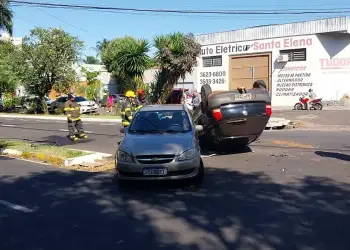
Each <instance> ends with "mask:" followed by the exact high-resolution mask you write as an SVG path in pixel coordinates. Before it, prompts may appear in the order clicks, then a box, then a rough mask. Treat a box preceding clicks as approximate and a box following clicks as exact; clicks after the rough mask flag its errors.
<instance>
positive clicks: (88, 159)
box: [0, 148, 112, 167]
mask: <svg viewBox="0 0 350 250" xmlns="http://www.w3.org/2000/svg"><path fill="white" fill-rule="evenodd" d="M82 152H87V153H91V154H89V155H84V156H79V157H75V158H69V159H64V158H60V157H57V156H51V155H46V154H42V153H31V152H22V151H19V150H15V149H6V148H0V154H3V155H10V156H17V157H23V158H25V159H34V160H39V161H44V162H47V163H49V164H52V165H63V166H65V167H70V166H73V165H81V164H84V163H94V162H95V161H96V160H102V159H103V158H105V157H106V158H107V157H111V156H112V155H110V154H105V153H99V152H90V151H82Z"/></svg>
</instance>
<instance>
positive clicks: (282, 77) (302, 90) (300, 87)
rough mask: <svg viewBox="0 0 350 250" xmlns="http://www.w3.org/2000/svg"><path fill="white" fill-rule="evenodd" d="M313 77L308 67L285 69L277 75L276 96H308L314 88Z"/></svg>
mask: <svg viewBox="0 0 350 250" xmlns="http://www.w3.org/2000/svg"><path fill="white" fill-rule="evenodd" d="M311 77H312V75H311V72H310V71H309V70H308V69H307V67H306V66H297V67H285V68H283V69H282V70H280V72H279V73H278V75H277V77H276V78H277V80H276V82H275V85H276V89H275V96H282V97H285V96H297V97H300V96H302V95H306V94H307V92H308V90H309V89H310V88H311V87H312V85H313V83H312V78H311Z"/></svg>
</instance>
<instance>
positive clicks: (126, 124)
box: [122, 122, 130, 126]
mask: <svg viewBox="0 0 350 250" xmlns="http://www.w3.org/2000/svg"><path fill="white" fill-rule="evenodd" d="M122 124H123V125H124V126H129V125H130V122H122Z"/></svg>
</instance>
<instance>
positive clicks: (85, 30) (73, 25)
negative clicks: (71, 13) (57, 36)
mask: <svg viewBox="0 0 350 250" xmlns="http://www.w3.org/2000/svg"><path fill="white" fill-rule="evenodd" d="M38 9H39V10H40V11H42V12H44V13H45V14H47V15H49V16H51V17H53V18H55V19H57V20H59V21H61V22H63V23H65V24H67V25H69V26H71V27H73V28H76V29H78V30H81V31H83V32H86V33H88V34H90V35H93V36H99V35H96V34H93V33H91V32H89V31H87V30H85V29H82V28H79V27H78V26H75V25H73V24H71V23H68V22H66V21H64V20H62V19H61V18H59V17H57V16H54V15H52V14H50V13H48V12H46V11H44V10H43V9H41V8H38Z"/></svg>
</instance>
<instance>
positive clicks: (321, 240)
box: [0, 128, 350, 250]
mask: <svg viewBox="0 0 350 250" xmlns="http://www.w3.org/2000/svg"><path fill="white" fill-rule="evenodd" d="M0 129H1V131H2V129H3V128H0ZM6 131H9V130H6ZM269 133H270V134H272V132H269ZM267 134H268V133H266V135H267ZM280 136H281V137H282V135H280ZM289 136H292V135H289ZM287 137H288V136H287ZM292 137H293V136H292ZM344 137H345V136H344ZM327 138H329V139H331V138H332V137H327ZM339 138H341V136H340V135H338V136H337V137H333V140H334V141H333V142H330V143H332V146H334V147H335V148H338V149H341V148H343V145H342V142H339V143H338V142H337V140H338V139H339ZM347 138H349V137H347ZM280 139H281V140H282V139H283V138H280ZM285 140H288V138H285ZM348 145H350V144H348ZM253 148H254V152H247V153H241V154H234V155H221V156H214V157H209V158H204V165H205V168H206V173H205V181H204V185H203V186H202V187H201V188H200V189H195V188H191V187H186V185H185V184H184V183H172V184H169V183H167V184H164V183H162V184H158V185H155V184H151V183H148V184H145V185H141V186H135V188H130V189H127V190H119V188H118V187H117V185H115V184H114V183H113V182H112V181H111V179H112V174H111V173H104V174H101V173H85V172H75V171H72V172H71V171H65V170H60V169H55V168H53V167H50V166H47V165H39V164H35V163H31V162H24V161H19V160H14V159H9V158H5V157H0V249H1V250H18V249H21V250H27V249H28V250H29V249H30V250H34V249H44V250H46V249H47V250H56V249H57V250H62V249H65V250H76V249H85V250H95V249H106V250H108V249H120V250H124V249H125V250H129V249H130V250H134V249H141V248H142V249H163V250H164V249H186V250H187V249H188V250H197V249H215V250H223V249H225V250H228V249H230V250H231V249H264V250H265V249H300V250H304V249H305V250H306V249H307V250H310V249H317V250H323V249H324V250H329V249H337V250H342V249H344V250H348V249H349V245H350V238H349V235H350V227H349V221H350V164H349V163H350V156H349V155H350V149H349V150H348V151H347V152H345V151H344V152H342V153H334V152H324V151H323V150H320V149H303V148H298V147H296V148H293V149H291V148H289V149H284V148H279V147H274V148H273V150H271V148H269V147H264V146H260V147H259V146H256V147H253Z"/></svg>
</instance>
